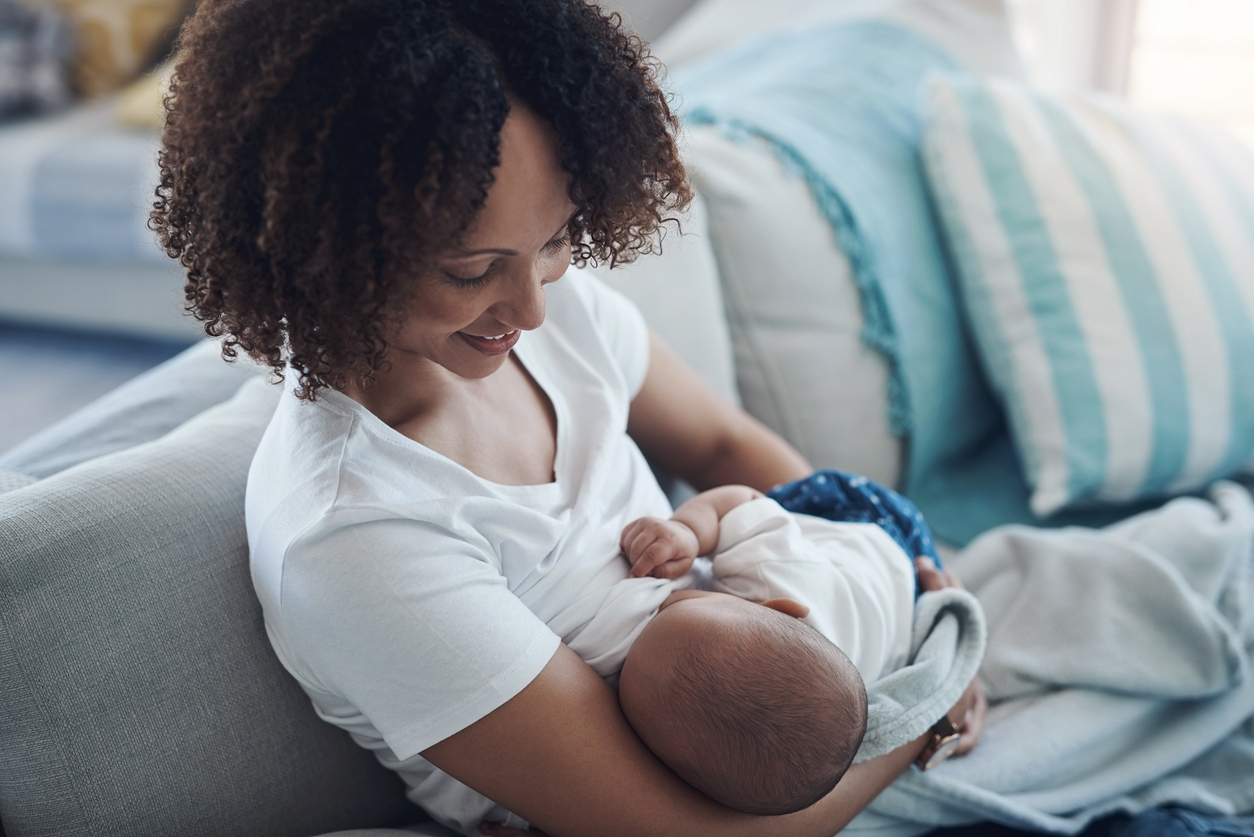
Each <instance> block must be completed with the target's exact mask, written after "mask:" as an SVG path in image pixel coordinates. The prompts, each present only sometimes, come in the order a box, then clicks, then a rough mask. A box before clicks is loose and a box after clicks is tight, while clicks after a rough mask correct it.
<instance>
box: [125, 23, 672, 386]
mask: <svg viewBox="0 0 1254 837" xmlns="http://www.w3.org/2000/svg"><path fill="white" fill-rule="evenodd" d="M179 54H180V59H179V62H178V66H177V68H176V70H175V72H174V78H173V82H172V84H171V92H170V96H169V97H168V98H167V100H166V111H167V116H166V128H165V137H164V145H163V148H162V150H161V154H160V176H161V180H160V185H159V186H158V187H157V201H156V205H155V208H154V210H153V212H152V217H151V220H150V225H151V226H152V228H153V229H154V230H155V231H156V232H157V233H158V235H159V237H160V239H161V243H162V245H163V247H164V248H165V250H166V252H167V253H169V254H170V256H171V257H174V258H177V259H179V261H180V262H181V263H182V264H183V266H184V267H186V268H187V286H186V295H187V307H188V309H189V310H190V311H192V312H193V313H194V314H195V315H196V316H197V317H198V318H200V319H201V320H203V321H204V323H205V330H206V332H208V333H209V334H210V335H211V336H214V337H219V336H223V335H225V340H224V341H223V353H224V354H225V355H226V356H227V357H230V358H234V357H236V356H237V354H238V350H241V349H242V350H243V351H244V352H246V353H247V354H248V355H250V356H252V357H253V358H255V359H257V360H259V361H261V362H263V363H265V364H267V365H269V366H270V367H271V369H273V370H274V372H275V373H276V374H278V375H280V376H282V374H283V370H284V368H285V367H290V368H291V369H292V370H293V371H294V372H295V373H296V374H297V375H298V376H299V386H298V388H297V394H298V395H299V396H300V397H302V398H307V399H312V398H314V397H316V395H317V393H318V391H319V390H321V389H322V388H324V387H328V386H329V387H335V388H339V387H342V386H344V385H345V384H346V383H347V382H348V381H350V380H369V379H371V377H372V375H373V373H374V372H375V371H376V370H378V369H380V368H381V367H382V366H383V365H384V363H385V360H384V358H385V354H386V351H387V342H386V339H385V337H386V335H387V333H388V331H389V329H390V327H391V326H392V325H393V324H394V322H395V320H394V319H393V318H394V317H395V316H396V315H395V313H394V312H396V311H397V310H399V309H401V308H402V307H403V305H402V304H401V303H403V301H404V298H405V294H406V287H407V283H408V282H409V281H412V278H413V277H414V276H416V275H417V274H418V273H419V272H421V270H422V269H423V267H424V266H425V265H427V264H428V263H429V260H430V258H431V257H432V256H433V255H434V254H435V253H437V252H439V251H440V250H442V249H444V248H447V247H449V246H455V245H456V243H457V242H458V240H459V238H460V236H461V235H462V234H463V233H464V232H465V231H466V229H467V228H468V227H469V225H470V223H471V221H472V220H473V218H474V216H475V214H476V213H477V212H478V211H479V209H481V208H482V206H483V203H484V200H485V198H486V196H487V191H488V188H489V186H491V184H492V170H493V169H494V168H495V167H496V165H497V164H498V163H499V159H500V155H499V150H500V143H499V136H500V131H501V126H502V125H503V124H504V122H505V118H506V116H507V115H508V113H509V109H510V103H511V101H522V102H525V103H526V104H527V105H528V106H529V107H531V108H532V109H533V110H534V111H535V112H536V113H537V114H538V115H539V116H540V117H541V118H543V119H545V120H547V121H548V122H549V123H550V124H552V126H553V128H554V129H555V131H556V133H557V136H558V138H559V142H560V148H561V154H562V163H563V167H564V169H565V170H566V171H567V172H568V173H569V174H570V176H571V180H570V186H569V193H570V197H571V200H572V201H573V202H574V204H575V206H576V207H577V209H576V214H575V216H574V220H573V222H572V224H571V228H570V233H571V238H572V241H573V242H574V259H575V261H576V262H577V263H580V264H582V263H584V262H587V261H590V260H591V261H594V262H596V261H604V262H609V263H610V264H611V265H613V264H615V263H620V262H628V261H631V260H632V259H633V258H635V257H636V256H637V255H639V254H640V253H644V252H648V251H651V250H652V249H653V248H654V240H655V238H656V234H657V232H658V227H659V226H660V225H661V223H662V222H663V221H665V220H668V219H669V218H670V217H671V216H672V214H673V213H674V212H676V211H678V210H681V209H682V208H683V207H685V206H686V205H687V203H688V201H689V200H690V198H691V191H690V188H689V186H688V184H687V181H686V179H685V174H684V169H683V165H682V164H681V162H680V160H679V156H678V152H677V149H676V146H675V140H674V136H673V134H674V131H675V130H676V129H677V127H678V125H677V120H676V117H675V116H674V114H673V113H672V112H671V110H670V107H669V105H668V102H667V98H666V95H665V94H664V93H663V92H662V90H661V89H660V88H659V86H658V82H657V65H656V64H655V63H654V62H653V61H652V60H651V59H650V58H649V57H648V56H647V54H646V52H645V50H644V47H643V45H642V43H641V42H640V40H639V39H638V38H637V37H635V36H634V35H631V34H629V33H628V32H626V31H624V29H623V28H622V24H621V19H620V18H619V17H618V16H617V15H609V14H607V13H605V12H603V11H601V10H600V9H598V8H597V7H595V6H593V5H591V4H590V3H587V2H584V0H202V2H201V3H200V5H199V8H198V10H197V12H196V14H195V15H194V16H193V17H192V18H191V19H190V20H189V21H188V22H187V24H186V25H185V26H184V28H183V31H182V34H181V35H180V39H179Z"/></svg>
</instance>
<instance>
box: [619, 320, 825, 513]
mask: <svg viewBox="0 0 1254 837" xmlns="http://www.w3.org/2000/svg"><path fill="white" fill-rule="evenodd" d="M649 346H650V351H651V353H652V354H651V358H650V361H649V372H648V375H647V376H646V378H645V382H644V386H643V387H642V388H641V390H640V392H639V393H638V394H637V395H636V398H635V400H634V401H632V402H631V413H630V416H629V419H628V423H627V432H628V433H630V434H631V436H632V438H634V439H635V440H636V442H637V444H639V445H640V447H641V448H642V449H644V451H645V453H648V454H649V455H650V456H652V457H653V458H654V459H655V460H656V461H657V462H659V463H660V464H661V465H662V466H664V467H665V468H667V469H668V470H670V471H672V472H673V473H675V474H677V475H678V476H680V477H682V478H683V479H685V480H687V481H688V482H689V483H690V484H691V485H693V486H694V487H696V488H697V489H699V490H705V489H708V488H714V487H715V486H719V485H731V484H737V485H748V486H751V487H753V488H756V489H758V490H759V491H767V490H768V489H770V488H772V487H774V486H776V485H779V484H780V483H784V482H791V481H792V480H795V479H800V478H801V477H804V476H808V475H809V474H810V472H811V471H813V470H814V469H813V468H811V467H810V464H809V463H808V462H806V461H805V459H804V458H803V457H802V456H801V454H799V453H798V452H797V451H796V450H795V449H794V448H793V447H792V446H791V445H789V444H788V443H787V442H785V441H784V440H783V439H781V438H780V437H779V436H777V435H776V434H775V433H773V432H772V431H771V430H769V429H768V428H767V427H766V426H765V425H763V424H762V423H761V422H759V421H758V420H757V419H754V418H753V417H751V416H750V415H749V414H748V413H746V412H745V411H743V410H741V409H740V408H738V407H736V406H735V405H734V404H731V403H730V402H728V401H727V399H725V398H723V397H722V396H720V395H719V394H718V393H717V392H715V391H714V390H713V389H711V388H710V385H709V384H707V383H706V382H705V381H703V380H702V379H701V377H700V376H699V375H697V373H696V372H694V371H692V369H691V368H690V367H689V366H688V365H687V364H686V363H684V362H683V360H681V359H680V358H679V356H678V355H676V354H675V352H674V351H672V350H671V349H670V347H668V346H667V345H666V343H665V342H663V341H662V340H661V339H660V338H658V337H657V335H653V336H652V339H651V340H650V343H649Z"/></svg>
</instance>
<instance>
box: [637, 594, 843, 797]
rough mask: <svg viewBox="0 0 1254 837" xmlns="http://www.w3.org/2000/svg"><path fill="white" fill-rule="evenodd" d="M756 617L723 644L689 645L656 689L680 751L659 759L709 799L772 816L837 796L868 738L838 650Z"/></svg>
mask: <svg viewBox="0 0 1254 837" xmlns="http://www.w3.org/2000/svg"><path fill="white" fill-rule="evenodd" d="M761 610H762V612H761V613H760V614H758V617H759V618H757V619H755V620H750V621H748V622H747V623H745V624H744V625H743V627H742V629H739V630H738V631H737V633H738V637H737V638H736V639H734V640H732V641H730V642H728V641H720V642H717V643H706V642H701V641H699V639H698V638H696V637H694V642H692V643H690V644H688V646H687V647H686V648H685V649H684V650H683V652H682V653H681V654H680V655H679V657H678V658H677V665H676V666H675V667H674V669H673V670H672V672H671V674H672V675H673V676H672V677H671V678H669V682H668V683H665V684H656V685H657V687H659V688H662V689H665V690H667V691H668V692H669V694H667V695H666V696H665V698H664V705H666V706H667V707H668V711H670V712H672V713H673V714H672V721H673V723H674V724H675V729H676V732H677V733H678V734H677V735H675V736H671V737H670V738H671V740H672V741H674V742H676V743H678V742H679V741H685V742H686V743H684V744H682V745H680V746H678V747H676V752H672V753H666V754H663V753H659V754H658V755H660V756H661V757H662V758H663V760H664V761H666V762H667V764H668V765H670V767H671V768H672V769H673V770H675V772H676V773H678V774H679V775H680V776H681V777H682V778H683V779H684V780H685V781H687V782H688V783H689V784H690V785H692V786H693V787H695V788H697V789H698V790H700V791H701V792H702V793H704V794H705V795H706V796H708V797H710V798H711V799H714V800H716V801H718V802H721V803H722V804H724V805H726V806H728V807H729V808H734V809H736V810H739V811H743V812H745V813H750V814H761V815H778V814H787V813H791V812H793V811H799V810H801V809H803V808H808V807H809V806H810V805H813V804H814V803H815V802H817V801H818V800H820V799H821V798H823V797H824V796H825V795H827V794H828V793H829V792H830V791H831V790H832V788H834V787H836V784H837V782H839V781H840V778H841V776H843V775H844V774H845V771H846V770H847V769H848V768H849V765H850V764H851V763H852V762H853V758H854V755H855V754H856V753H857V751H858V747H859V746H860V745H861V743H862V736H863V735H864V734H865V732H866V719H867V699H866V688H865V686H864V685H863V682H862V677H861V675H860V674H859V673H858V670H857V669H856V668H855V667H854V665H853V663H852V662H850V661H849V658H848V657H846V656H845V655H844V654H843V653H842V652H841V651H840V650H839V649H838V648H836V646H834V645H832V643H831V642H829V641H828V640H827V639H826V638H825V637H823V636H822V635H821V634H819V633H818V632H817V631H815V630H814V629H813V628H811V627H810V626H809V625H806V624H805V623H804V622H802V621H800V620H798V619H794V618H792V617H789V616H785V615H784V614H782V613H778V612H776V611H773V610H770V609H768V608H762V609H761ZM726 639H727V638H726V637H723V638H722V640H726ZM681 731H682V732H681Z"/></svg>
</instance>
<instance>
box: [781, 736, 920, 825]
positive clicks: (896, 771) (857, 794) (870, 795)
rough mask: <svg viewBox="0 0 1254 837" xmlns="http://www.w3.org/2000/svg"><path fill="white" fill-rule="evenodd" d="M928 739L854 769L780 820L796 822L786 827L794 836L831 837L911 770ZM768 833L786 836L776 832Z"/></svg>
mask: <svg viewBox="0 0 1254 837" xmlns="http://www.w3.org/2000/svg"><path fill="white" fill-rule="evenodd" d="M927 739H928V735H926V734H925V735H922V736H920V737H919V738H916V739H915V740H914V741H911V742H909V743H908V744H904V745H902V746H901V747H898V748H897V749H896V750H893V751H892V752H890V753H885V754H884V755H882V756H878V757H876V758H873V759H870V760H869V761H864V762H862V763H860V764H855V765H853V766H852V767H850V768H849V770H848V772H846V773H845V775H844V777H843V778H841V780H840V784H838V785H837V786H836V788H835V789H834V790H833V791H832V792H831V793H829V794H828V795H827V796H825V797H823V798H822V799H820V800H819V801H818V802H817V803H816V804H814V805H812V806H810V807H809V808H807V809H805V810H804V811H798V812H797V813H795V814H789V815H788V816H787V817H781V818H780V819H783V820H790V819H792V820H796V822H795V823H794V822H789V824H788V825H789V828H792V827H794V826H795V827H797V828H798V829H799V830H798V831H797V832H795V833H803V832H804V833H807V834H819V833H825V834H827V835H828V837H831V835H832V834H835V833H836V832H837V831H840V830H841V829H843V828H844V827H845V826H847V825H848V824H849V823H850V822H852V821H853V818H854V817H856V816H858V814H860V813H862V812H863V811H864V810H865V809H866V807H867V806H868V805H870V804H871V803H872V802H873V801H874V800H875V797H877V796H879V795H880V793H882V792H883V791H884V789H885V788H887V787H888V786H889V785H891V784H892V783H893V782H895V781H896V780H897V777H898V776H900V775H901V774H902V773H905V772H906V771H907V770H909V769H910V766H911V765H912V764H914V760H915V759H917V758H918V757H919V754H920V753H922V752H923V746H924V744H926V743H927ZM833 829H834V830H833ZM771 833H774V834H781V833H785V832H783V831H779V830H777V831H774V832H771ZM788 833H794V832H788Z"/></svg>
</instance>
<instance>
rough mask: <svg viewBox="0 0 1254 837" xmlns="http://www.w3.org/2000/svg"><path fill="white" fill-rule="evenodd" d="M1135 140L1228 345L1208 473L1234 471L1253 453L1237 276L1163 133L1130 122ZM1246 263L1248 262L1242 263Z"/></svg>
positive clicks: (1247, 332)
mask: <svg viewBox="0 0 1254 837" xmlns="http://www.w3.org/2000/svg"><path fill="white" fill-rule="evenodd" d="M1133 131H1134V132H1135V135H1136V137H1137V141H1138V142H1139V143H1140V144H1141V147H1142V148H1143V149H1144V150H1145V153H1146V156H1147V157H1148V158H1149V159H1150V160H1152V162H1153V166H1154V173H1155V174H1156V175H1157V176H1158V179H1159V183H1160V184H1161V186H1162V188H1163V191H1164V192H1166V194H1167V196H1168V201H1169V202H1170V204H1171V207H1172V209H1173V210H1174V212H1175V216H1176V223H1177V224H1178V225H1179V226H1180V229H1181V230H1183V232H1184V235H1185V237H1186V239H1187V240H1188V242H1189V247H1190V249H1191V250H1192V254H1193V260H1194V261H1195V262H1196V264H1197V265H1198V268H1199V269H1200V272H1201V275H1202V277H1203V278H1204V280H1205V281H1206V285H1207V288H1208V290H1209V291H1210V294H1211V302H1212V304H1213V306H1214V310H1215V313H1216V315H1217V316H1218V319H1219V325H1220V328H1222V329H1223V339H1224V343H1225V345H1226V346H1227V347H1228V374H1229V376H1230V378H1231V381H1232V388H1231V396H1230V402H1229V409H1230V410H1231V412H1232V424H1231V431H1230V432H1231V437H1230V441H1229V444H1228V450H1227V453H1226V455H1225V456H1224V457H1223V459H1222V460H1220V462H1219V464H1218V465H1217V466H1216V467H1215V469H1214V473H1219V474H1231V473H1234V472H1235V471H1236V470H1237V469H1238V468H1239V467H1240V466H1241V465H1242V464H1243V463H1244V462H1245V461H1246V460H1247V459H1248V458H1249V457H1250V453H1251V452H1252V451H1254V421H1250V420H1249V419H1248V417H1250V416H1254V376H1252V375H1251V369H1252V368H1254V321H1251V319H1250V312H1249V311H1248V310H1247V309H1246V307H1245V301H1244V300H1243V299H1242V298H1241V293H1240V291H1239V290H1238V289H1237V278H1236V276H1235V274H1234V273H1233V268H1236V269H1239V268H1240V266H1239V265H1232V266H1231V268H1230V266H1229V265H1228V263H1227V261H1226V260H1225V259H1224V254H1223V253H1222V252H1220V249H1219V246H1218V244H1217V242H1216V241H1215V238H1214V236H1213V234H1212V232H1211V230H1210V228H1209V227H1208V226H1207V224H1206V220H1205V215H1204V210H1203V208H1202V206H1201V205H1200V201H1199V199H1198V196H1197V195H1196V193H1195V190H1194V189H1193V188H1191V186H1190V184H1189V183H1187V182H1186V181H1185V179H1184V177H1183V176H1182V175H1181V172H1180V171H1179V169H1178V167H1177V164H1176V163H1175V161H1173V160H1171V159H1170V158H1169V157H1168V155H1167V154H1166V153H1165V152H1164V151H1163V149H1162V147H1161V142H1162V134H1163V133H1164V131H1162V130H1160V131H1159V132H1152V131H1148V130H1146V127H1145V126H1140V125H1135V126H1133ZM1246 267H1247V268H1248V267H1250V266H1249V265H1247V266H1246Z"/></svg>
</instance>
